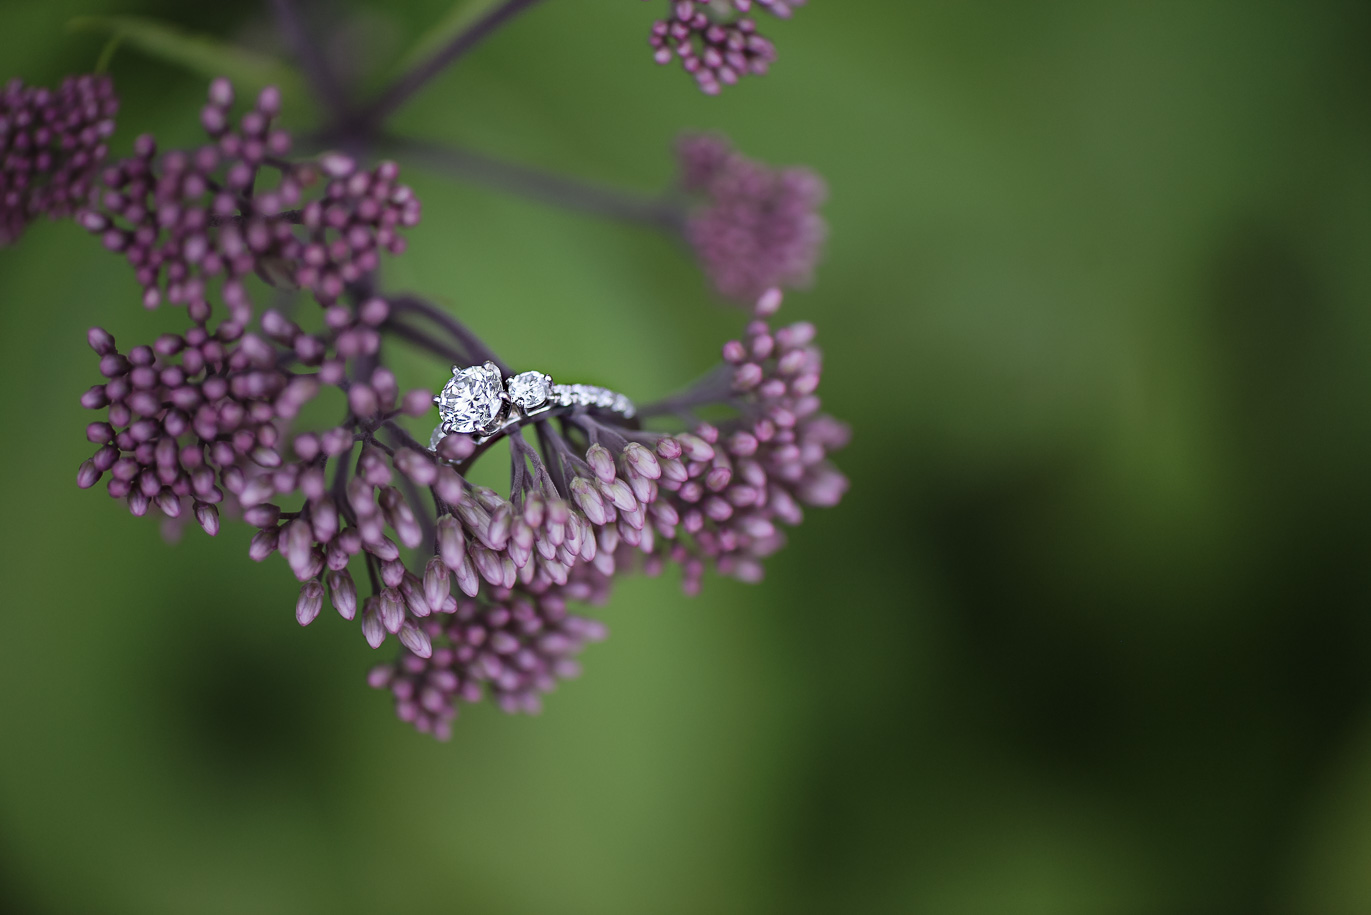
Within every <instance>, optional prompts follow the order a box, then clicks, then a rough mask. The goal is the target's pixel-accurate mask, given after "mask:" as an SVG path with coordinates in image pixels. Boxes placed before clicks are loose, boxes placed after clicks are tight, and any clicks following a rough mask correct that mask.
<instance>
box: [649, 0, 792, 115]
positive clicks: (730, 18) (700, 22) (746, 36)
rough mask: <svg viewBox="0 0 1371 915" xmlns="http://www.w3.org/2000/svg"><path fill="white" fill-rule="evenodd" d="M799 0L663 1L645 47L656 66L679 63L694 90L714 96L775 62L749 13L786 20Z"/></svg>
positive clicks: (768, 46) (769, 48)
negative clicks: (692, 81) (663, 14)
mask: <svg viewBox="0 0 1371 915" xmlns="http://www.w3.org/2000/svg"><path fill="white" fill-rule="evenodd" d="M803 3H804V0H669V3H668V6H669V13H668V15H667V18H665V19H659V20H657V21H656V22H654V23H653V24H652V32H651V38H650V42H651V44H652V48H653V59H654V60H656V61H657V63H659V64H669V63H671V61H672V60H673V59H678V60H680V61H681V66H682V67H683V68H684V69H685V71H686V72H687V73H689V74H690V75H691V76H693V77H695V82H696V84H697V85H698V86H699V87H700V90H701V91H702V92H704V93H705V94H707V95H718V94H719V91H720V90H721V89H722V88H723V87H724V86H731V85H733V84H734V83H736V82H737V81H738V79H739V78H740V77H742V76H746V75H748V74H755V75H761V74H763V73H765V72H766V71H767V68H768V67H769V66H770V65H771V62H772V61H774V60H775V59H776V48H775V46H774V45H772V43H771V42H770V41H769V40H767V39H766V38H763V37H762V36H761V35H759V34H758V33H757V22H756V20H754V19H753V18H752V17H751V16H750V15H749V13H750V12H751V11H752V8H753V6H754V5H755V6H758V7H761V8H762V9H764V10H766V11H767V12H769V13H771V14H772V15H773V16H777V17H779V18H781V19H788V18H790V13H791V10H792V8H793V7H796V6H800V5H802V4H803Z"/></svg>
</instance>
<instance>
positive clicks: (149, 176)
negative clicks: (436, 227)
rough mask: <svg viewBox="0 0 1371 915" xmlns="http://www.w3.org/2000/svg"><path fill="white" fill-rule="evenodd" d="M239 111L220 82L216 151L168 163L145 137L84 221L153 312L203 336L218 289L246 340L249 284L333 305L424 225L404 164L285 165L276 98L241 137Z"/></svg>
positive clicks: (287, 143) (258, 107) (266, 96)
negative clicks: (406, 233)
mask: <svg viewBox="0 0 1371 915" xmlns="http://www.w3.org/2000/svg"><path fill="white" fill-rule="evenodd" d="M232 104H233V89H232V86H231V85H230V84H229V82H228V81H227V80H224V79H217V80H215V81H214V82H213V83H212V84H211V85H210V90H209V101H208V103H207V104H206V105H205V107H204V108H203V109H202V111H201V124H202V126H203V127H204V129H205V131H206V133H207V134H208V135H209V139H210V142H209V143H206V144H204V145H202V146H200V147H199V148H197V149H195V150H192V151H182V150H173V151H171V152H168V153H166V154H165V155H162V156H160V157H159V156H158V154H157V144H156V142H155V141H154V140H153V138H152V137H151V136H147V135H145V136H142V137H139V138H138V140H137V141H136V142H135V144H134V153H135V154H134V156H133V157H131V158H129V159H125V160H123V161H121V162H118V163H116V164H114V165H111V166H110V167H108V168H106V169H105V171H104V173H103V181H104V185H105V190H104V192H103V194H101V195H100V196H99V199H98V200H97V201H96V203H95V205H94V206H93V207H91V208H90V209H89V210H87V211H86V212H84V213H83V214H81V216H80V221H81V223H82V225H84V226H85V228H86V229H87V230H89V231H90V232H92V233H94V234H96V235H99V236H100V238H101V239H102V241H103V242H104V244H105V247H106V248H108V249H109V250H111V251H117V252H120V253H122V254H123V255H124V256H125V257H126V258H127V259H128V261H129V263H130V264H131V265H132V266H133V268H134V270H135V271H136V275H137V277H138V282H139V283H140V284H141V285H142V287H143V290H144V292H143V305H144V306H145V307H147V308H156V307H157V306H159V305H161V304H162V303H164V302H169V303H172V304H177V305H184V306H186V307H187V309H188V311H189V314H190V317H191V320H192V321H194V322H195V323H197V324H202V325H203V324H205V323H206V322H207V321H208V320H209V317H210V310H211V304H212V301H213V299H214V298H215V297H216V296H215V286H216V285H217V298H218V299H219V300H221V301H222V302H223V305H224V306H225V307H226V309H227V312H228V323H230V324H232V325H234V326H236V327H237V328H239V329H242V328H245V327H246V326H247V324H248V323H249V320H250V318H251V316H252V302H251V301H250V300H249V296H248V292H247V288H246V286H245V284H244V281H245V280H246V279H247V277H249V276H250V275H252V274H256V275H257V276H259V277H260V278H262V279H263V280H264V281H266V282H268V283H270V284H272V285H276V286H281V287H287V288H294V287H301V288H304V289H307V290H309V291H310V292H312V293H313V294H314V296H315V298H316V299H318V301H319V302H320V303H321V304H323V305H330V304H332V303H333V302H334V301H336V300H337V298H338V297H339V295H340V294H341V293H342V291H343V288H344V285H345V284H347V283H350V282H355V281H357V280H358V279H360V278H361V277H362V276H363V275H365V274H366V273H368V272H370V271H372V270H374V269H375V268H376V266H377V264H378V259H379V253H380V251H382V250H385V251H389V252H391V253H399V252H400V251H402V250H403V249H404V239H403V238H402V237H401V236H400V235H399V234H398V232H399V230H400V229H401V228H407V227H410V226H413V225H415V224H417V223H418V221H419V202H418V200H417V199H416V198H415V197H414V194H413V192H412V191H410V189H409V188H408V187H406V186H405V185H402V184H397V183H396V180H395V179H396V176H397V169H396V166H395V164H394V163H389V162H383V163H381V164H380V165H378V166H376V167H375V168H373V169H371V170H370V171H367V170H363V169H359V168H358V167H357V165H356V164H355V163H354V162H353V161H352V160H351V159H349V158H348V157H346V156H343V155H340V154H327V155H325V156H323V157H321V158H320V159H319V161H318V162H304V163H292V162H290V161H287V160H286V159H284V158H283V157H284V156H286V155H287V154H288V153H289V152H290V148H291V138H290V134H289V133H288V132H286V131H285V130H283V129H281V128H279V127H275V126H273V125H274V122H275V119H276V118H277V116H278V115H279V114H280V110H281V96H280V93H279V92H278V91H277V90H276V89H275V88H273V87H268V88H266V89H264V90H262V93H261V94H260V95H259V96H258V98H257V101H256V103H255V105H254V106H253V107H252V108H251V109H250V110H248V111H247V112H246V113H244V114H243V116H242V117H241V118H240V119H239V121H238V123H237V125H236V126H235V125H234V124H233V122H232V120H231V117H230V114H229V111H230V108H231V107H232ZM269 178H270V179H273V180H270V181H269V180H268V179H269ZM268 185H270V186H268ZM321 186H322V187H321Z"/></svg>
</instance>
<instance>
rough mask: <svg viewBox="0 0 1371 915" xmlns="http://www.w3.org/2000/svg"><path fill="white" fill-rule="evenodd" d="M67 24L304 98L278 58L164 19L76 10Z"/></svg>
mask: <svg viewBox="0 0 1371 915" xmlns="http://www.w3.org/2000/svg"><path fill="white" fill-rule="evenodd" d="M68 27H69V28H72V29H76V30H81V31H91V32H104V33H106V34H108V35H110V36H111V37H112V38H114V39H116V40H118V41H121V42H122V43H123V44H125V45H127V46H130V47H135V48H137V49H138V50H140V51H142V52H143V53H144V54H147V55H148V56H149V57H155V58H158V59H159V60H163V61H166V62H167V63H171V64H176V65H177V66H180V67H184V68H186V69H187V70H190V71H191V72H192V73H198V74H200V75H201V76H205V77H216V76H225V77H228V78H229V79H230V80H232V81H233V84H234V85H235V86H236V87H237V88H238V89H239V90H240V91H248V90H251V91H255V90H260V89H262V88H263V87H265V86H276V87H277V88H279V89H280V90H281V94H282V95H283V96H285V97H286V98H287V99H295V100H297V101H298V100H300V99H302V98H304V84H303V82H302V81H301V79H300V77H299V75H298V74H297V73H296V72H295V71H294V70H292V69H291V68H290V67H288V66H287V65H285V64H284V63H282V62H281V61H279V60H276V59H275V58H273V57H269V56H267V55H265V54H259V53H257V52H256V51H250V50H248V49H247V48H242V47H239V46H238V45H235V44H230V43H229V42H226V41H221V40H219V39H218V38H215V37H213V36H210V35H202V34H196V33H193V32H187V31H186V30H184V29H182V28H180V27H179V26H176V25H172V24H171V23H168V22H162V21H160V20H157V19H149V18H146V17H143V16H81V17H79V18H76V19H73V20H71V22H69V23H68Z"/></svg>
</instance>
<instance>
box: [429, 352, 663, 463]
mask: <svg viewBox="0 0 1371 915" xmlns="http://www.w3.org/2000/svg"><path fill="white" fill-rule="evenodd" d="M433 402H434V403H435V404H437V405H438V416H439V421H438V426H437V428H435V429H434V430H433V435H432V436H431V437H430V439H429V446H428V447H429V450H430V451H434V450H436V449H437V448H438V443H439V442H440V441H442V440H443V438H444V437H445V436H447V435H450V434H453V433H462V434H466V435H470V436H472V438H473V439H474V440H475V442H476V444H478V445H481V444H484V443H485V442H488V441H490V440H491V439H493V438H496V437H498V436H500V435H503V434H505V433H506V432H508V431H509V430H511V429H514V428H517V427H518V426H521V425H523V424H524V423H525V422H529V421H531V420H532V419H534V418H536V417H539V416H543V415H546V414H548V413H551V412H553V411H570V410H574V409H578V408H579V409H590V410H601V411H604V412H607V413H614V414H617V415H619V416H622V417H624V418H625V419H631V418H632V417H633V416H634V414H635V413H636V412H637V411H636V408H635V407H634V406H633V401H631V400H629V399H628V398H627V397H625V396H624V395H623V394H620V393H618V392H616V391H611V390H610V389H609V388H602V387H598V386H596V385H590V384H553V383H552V376H551V375H548V374H545V373H543V372H521V373H519V374H518V375H511V376H510V377H509V378H502V377H501V375H500V370H499V368H497V367H496V366H495V364H494V363H491V362H487V363H485V364H483V365H473V366H465V367H464V366H456V365H454V366H453V367H452V378H451V379H450V380H449V381H448V383H447V384H446V385H444V386H443V390H442V392H441V393H439V394H438V395H437V396H436V397H434V398H433Z"/></svg>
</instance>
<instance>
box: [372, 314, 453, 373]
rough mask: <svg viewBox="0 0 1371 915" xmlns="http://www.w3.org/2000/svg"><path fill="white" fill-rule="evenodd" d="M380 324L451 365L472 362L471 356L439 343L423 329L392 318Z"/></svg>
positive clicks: (407, 341)
mask: <svg viewBox="0 0 1371 915" xmlns="http://www.w3.org/2000/svg"><path fill="white" fill-rule="evenodd" d="M381 326H382V328H383V329H384V330H386V331H388V332H390V333H392V334H394V335H395V336H397V337H399V338H400V339H401V340H404V341H405V342H406V343H411V344H413V345H414V346H417V347H419V348H420V349H422V350H427V351H428V352H430V353H432V354H433V355H435V356H440V357H442V358H443V359H446V360H447V361H448V362H449V363H451V364H452V365H470V364H471V362H472V359H471V357H470V356H468V355H467V354H466V353H464V352H462V351H461V350H458V349H454V348H453V347H451V346H448V345H446V344H444V343H440V342H439V341H437V340H435V339H433V338H432V337H430V336H429V335H428V334H426V333H424V332H423V331H421V330H419V329H417V328H414V327H410V326H409V325H408V324H401V323H400V322H399V321H396V320H395V319H394V318H391V319H389V320H387V321H386V323H385V324H383V325H381Z"/></svg>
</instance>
